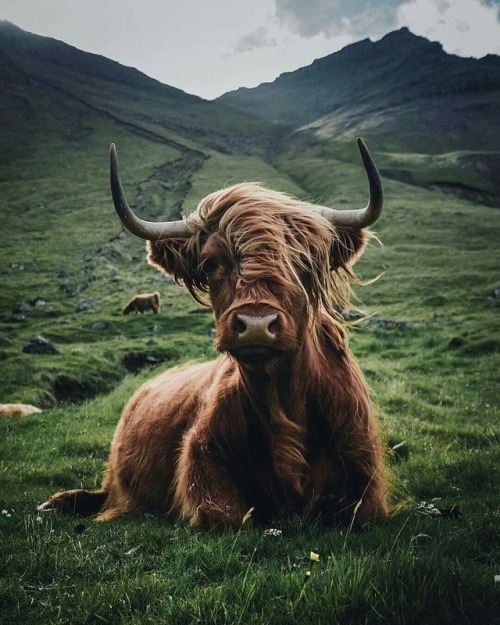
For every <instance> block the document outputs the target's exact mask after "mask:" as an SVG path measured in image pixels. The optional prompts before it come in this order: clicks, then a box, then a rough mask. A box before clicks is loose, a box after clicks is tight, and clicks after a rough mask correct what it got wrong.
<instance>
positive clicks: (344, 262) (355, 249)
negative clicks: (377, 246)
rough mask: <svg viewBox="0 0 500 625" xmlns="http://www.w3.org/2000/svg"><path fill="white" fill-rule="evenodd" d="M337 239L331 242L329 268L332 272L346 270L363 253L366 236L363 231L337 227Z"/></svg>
mask: <svg viewBox="0 0 500 625" xmlns="http://www.w3.org/2000/svg"><path fill="white" fill-rule="evenodd" d="M336 231H337V237H336V239H334V240H333V244H332V250H331V260H330V262H331V268H332V269H333V270H335V271H336V270H338V269H348V268H349V267H352V265H354V263H355V262H356V261H357V260H358V258H359V257H360V256H361V254H362V253H363V250H364V249H365V245H366V240H367V236H366V234H365V232H364V231H363V230H359V229H357V228H348V227H345V226H337V227H336Z"/></svg>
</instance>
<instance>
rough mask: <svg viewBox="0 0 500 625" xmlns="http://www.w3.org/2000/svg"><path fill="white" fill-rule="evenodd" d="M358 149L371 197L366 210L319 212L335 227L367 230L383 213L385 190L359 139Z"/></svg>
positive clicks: (322, 208)
mask: <svg viewBox="0 0 500 625" xmlns="http://www.w3.org/2000/svg"><path fill="white" fill-rule="evenodd" d="M358 148H359V151H360V153H361V159H362V160H363V165H364V168H365V171H366V175H367V177H368V187H369V192H370V197H369V200H368V204H367V205H366V206H365V208H358V209H353V210H336V209H334V208H327V207H325V206H318V207H317V211H318V212H319V213H320V214H321V216H322V217H325V219H327V220H328V221H329V222H330V223H332V224H333V225H334V226H350V227H351V228H366V227H367V226H371V225H372V224H374V223H375V222H376V221H377V219H378V218H379V217H380V214H381V213H382V207H383V206H384V189H383V187H382V180H381V179H380V174H379V171H378V169H377V166H376V165H375V162H374V161H373V159H372V157H371V155H370V152H369V151H368V148H367V147H366V145H365V142H364V141H363V140H362V139H359V138H358Z"/></svg>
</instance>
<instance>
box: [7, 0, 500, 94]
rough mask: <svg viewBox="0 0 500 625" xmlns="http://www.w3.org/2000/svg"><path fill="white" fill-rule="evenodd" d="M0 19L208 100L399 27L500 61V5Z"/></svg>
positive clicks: (394, 3)
mask: <svg viewBox="0 0 500 625" xmlns="http://www.w3.org/2000/svg"><path fill="white" fill-rule="evenodd" d="M0 19H6V20H9V21H11V22H13V23H14V24H17V26H20V27H21V28H23V29H24V30H28V31H30V32H33V33H36V34H39V35H45V36H49V37H54V38H56V39H61V40H62V41H65V42H66V43H69V44H71V45H73V46H76V47H77V48H80V49H81V50H85V51H88V52H94V53H96V54H102V55H104V56H106V57H108V58H111V59H113V60H115V61H119V62H120V63H122V64H124V65H129V66H132V67H136V68H137V69H139V70H141V71H142V72H144V73H146V74H148V76H151V77H153V78H156V79H157V80H160V81H161V82H163V83H166V84H169V85H172V86H174V87H178V88H179V89H183V90H184V91H187V92H188V93H192V94H196V95H199V96H201V97H204V98H207V99H211V98H214V97H217V96H219V95H221V94H222V93H225V92H226V91H230V90H232V89H236V88H238V87H242V86H245V87H253V86H256V85H258V84H260V83H262V82H269V81H272V80H274V79H275V78H276V77H277V76H278V75H279V74H281V73H283V72H287V71H291V70H294V69H297V68H299V67H303V66H305V65H309V64H310V63H312V61H313V60H314V59H316V58H320V57H323V56H326V55H327V54H331V53H332V52H336V51H337V50H340V49H341V48H343V47H344V46H346V45H347V44H350V43H353V42H355V41H359V40H361V39H365V38H367V37H369V38H370V39H372V40H373V41H376V40H378V39H380V38H381V37H382V36H383V35H385V34H386V33H388V32H390V31H392V30H395V29H398V28H401V27H402V26H408V28H410V30H411V31H412V32H413V33H415V34H416V35H423V36H425V37H427V38H428V39H430V40H431V41H439V42H440V43H441V44H442V45H443V47H444V49H445V50H446V51H447V52H450V53H453V54H458V55H460V56H474V57H482V56H484V55H485V54H488V53H493V54H500V0H385V1H384V0H156V1H153V0H0Z"/></svg>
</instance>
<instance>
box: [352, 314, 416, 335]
mask: <svg viewBox="0 0 500 625" xmlns="http://www.w3.org/2000/svg"><path fill="white" fill-rule="evenodd" d="M363 325H364V326H379V327H380V328H385V329H386V330H388V329H390V330H400V331H401V332H404V331H405V330H407V329H408V326H409V323H408V321H395V320H394V319H384V318H382V317H368V319H366V320H365V321H364V322H363Z"/></svg>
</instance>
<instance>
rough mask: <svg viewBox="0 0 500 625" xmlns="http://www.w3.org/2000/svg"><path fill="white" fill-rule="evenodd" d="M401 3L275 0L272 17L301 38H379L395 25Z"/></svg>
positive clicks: (365, 0) (401, 0) (396, 0)
mask: <svg viewBox="0 0 500 625" xmlns="http://www.w3.org/2000/svg"><path fill="white" fill-rule="evenodd" d="M404 1H405V0H386V1H385V2H380V0H309V1H308V2H304V0H275V5H276V17H277V19H278V20H279V21H280V22H281V23H282V24H283V25H285V24H286V25H287V26H288V28H290V30H292V32H295V33H297V34H299V35H301V36H302V37H312V36H314V35H317V34H320V33H321V34H323V35H326V36H327V37H334V36H338V35H340V34H352V35H361V36H367V35H375V36H376V35H380V34H384V33H386V32H387V31H388V30H391V29H392V28H394V27H395V26H396V16H397V7H398V6H399V5H400V4H402V3H403V2H404Z"/></svg>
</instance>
